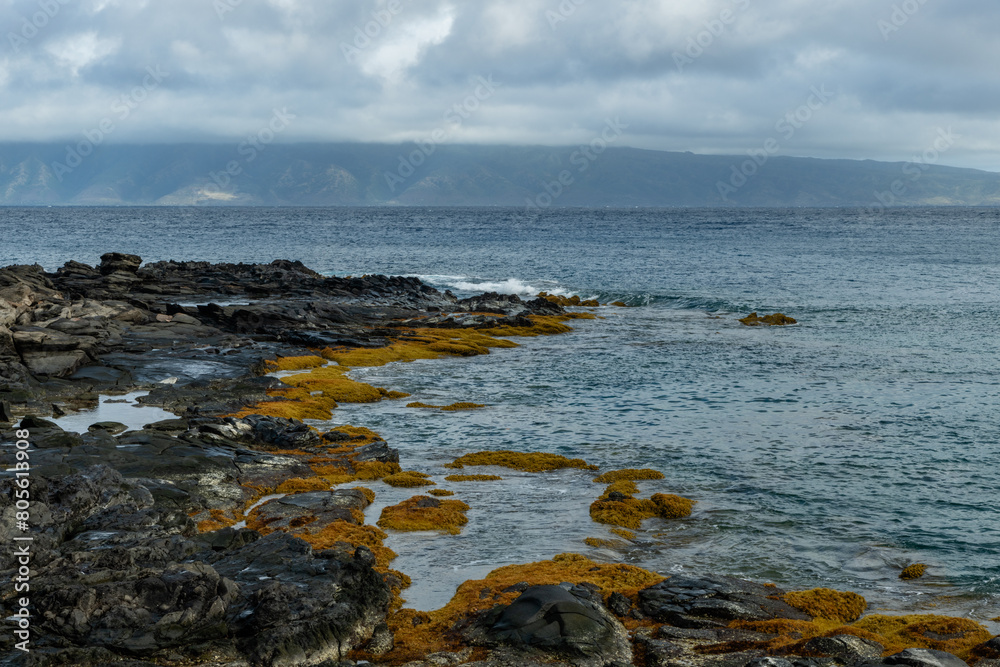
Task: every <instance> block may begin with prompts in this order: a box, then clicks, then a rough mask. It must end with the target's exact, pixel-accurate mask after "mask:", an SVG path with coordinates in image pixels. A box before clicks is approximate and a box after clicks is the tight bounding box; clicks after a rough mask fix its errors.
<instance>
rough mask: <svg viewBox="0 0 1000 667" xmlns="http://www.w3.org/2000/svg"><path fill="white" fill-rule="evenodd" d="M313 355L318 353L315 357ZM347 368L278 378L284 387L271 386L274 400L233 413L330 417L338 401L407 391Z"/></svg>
mask: <svg viewBox="0 0 1000 667" xmlns="http://www.w3.org/2000/svg"><path fill="white" fill-rule="evenodd" d="M316 358H317V359H318V358H319V357H316ZM349 370H350V369H349V368H345V367H341V366H323V367H320V368H314V369H313V370H312V371H310V372H308V373H300V374H298V375H292V376H289V377H286V378H283V379H282V382H283V383H284V384H286V385H288V388H287V389H285V388H280V389H271V390H269V391H268V392H267V394H268V396H270V397H272V398H275V399H283V400H274V401H261V402H260V403H257V404H256V405H252V406H250V407H247V408H244V409H243V410H240V411H239V412H237V413H236V414H235V415H233V416H235V417H246V416H248V415H265V416H270V417H284V418H286V419H299V420H302V419H321V420H326V419H331V418H332V417H333V410H335V409H336V408H337V406H338V404H339V403H376V402H378V401H381V400H382V399H385V398H390V399H392V398H405V397H406V396H409V394H405V393H403V392H398V391H389V390H388V389H385V388H383V387H373V386H372V385H370V384H366V383H364V382H358V381H356V380H352V379H351V378H349V377H347V376H346V373H347V372H348V371H349Z"/></svg>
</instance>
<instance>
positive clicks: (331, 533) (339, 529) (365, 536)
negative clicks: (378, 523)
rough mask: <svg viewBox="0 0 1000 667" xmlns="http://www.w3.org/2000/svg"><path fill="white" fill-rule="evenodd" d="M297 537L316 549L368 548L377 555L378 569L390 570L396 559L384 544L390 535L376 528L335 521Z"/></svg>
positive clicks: (394, 553) (299, 534)
mask: <svg viewBox="0 0 1000 667" xmlns="http://www.w3.org/2000/svg"><path fill="white" fill-rule="evenodd" d="M296 537H301V538H302V539H303V540H305V541H306V542H308V543H309V544H311V545H312V547H313V548H314V549H332V548H334V547H335V546H336V545H337V544H338V543H345V544H348V545H351V546H355V547H358V546H366V547H368V548H369V549H371V551H372V553H373V554H375V565H376V567H378V568H383V569H385V568H388V566H389V563H390V562H391V561H392V560H393V559H394V558H395V557H396V552H395V551H393V550H392V549H390V548H388V547H386V546H384V545H383V544H382V541H383V540H384V539H385V538H386V537H388V535H387V534H386V533H385V531H383V530H379V529H378V528H376V527H374V526H358V525H355V524H353V523H348V522H347V521H334V522H332V523H330V524H327V525H326V526H323V527H322V528H320V529H317V530H313V531H304V532H301V533H296Z"/></svg>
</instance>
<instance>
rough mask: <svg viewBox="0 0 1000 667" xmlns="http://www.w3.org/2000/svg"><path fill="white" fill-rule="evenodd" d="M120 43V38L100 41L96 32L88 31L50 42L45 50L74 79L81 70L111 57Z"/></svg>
mask: <svg viewBox="0 0 1000 667" xmlns="http://www.w3.org/2000/svg"><path fill="white" fill-rule="evenodd" d="M121 43H122V40H121V38H111V39H101V38H100V37H98V36H97V32H96V31H94V30H90V31H86V32H80V33H77V34H75V35H70V36H67V37H64V38H63V39H61V40H59V41H55V42H50V43H48V44H46V46H45V50H46V51H48V52H49V53H50V54H51V55H52V57H53V58H55V60H56V63H57V64H58V65H59V66H60V67H61V68H63V69H66V70H69V72H70V74H71V75H72V76H73V77H74V78H75V77H78V76H79V75H80V70H81V69H83V68H85V67H88V66H90V65H93V64H94V63H97V62H100V61H101V60H103V59H104V58H107V57H108V56H110V55H113V54H114V53H115V52H116V51H117V50H118V49H119V48H120V47H121Z"/></svg>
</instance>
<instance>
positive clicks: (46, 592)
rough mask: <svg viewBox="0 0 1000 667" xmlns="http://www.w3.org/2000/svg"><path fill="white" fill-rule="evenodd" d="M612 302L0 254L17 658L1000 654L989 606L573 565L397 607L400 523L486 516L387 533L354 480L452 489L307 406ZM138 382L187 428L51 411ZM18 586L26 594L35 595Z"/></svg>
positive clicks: (5, 491)
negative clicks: (366, 375) (26, 583)
mask: <svg viewBox="0 0 1000 667" xmlns="http://www.w3.org/2000/svg"><path fill="white" fill-rule="evenodd" d="M567 308H569V309H570V310H567ZM599 308H600V306H599V305H598V304H596V303H589V302H580V301H579V300H578V299H577V300H576V302H573V301H570V300H566V299H560V298H557V297H550V296H547V295H543V296H540V297H539V298H536V299H533V300H530V301H524V300H522V299H520V298H519V297H516V296H510V295H499V294H484V295H481V296H478V297H475V298H471V299H458V298H456V297H455V296H454V295H452V294H450V293H449V292H444V293H441V292H439V291H437V290H435V289H433V288H431V287H429V286H427V285H424V284H423V283H421V282H420V281H419V280H416V279H413V278H400V277H392V278H389V277H385V276H363V277H357V278H331V277H324V276H322V275H320V274H318V273H316V272H314V271H312V270H310V269H308V268H307V267H305V266H303V265H302V264H301V263H298V262H291V261H275V262H273V263H271V264H267V265H246V264H236V265H234V264H218V265H213V264H208V263H204V262H182V263H178V262H157V263H151V264H145V265H143V264H142V260H141V259H140V258H139V257H136V256H133V255H124V254H118V253H109V254H107V255H104V256H103V257H102V261H101V264H100V265H99V266H97V267H91V266H88V265H85V264H81V263H78V262H68V263H67V264H66V265H64V266H63V267H62V268H60V269H59V270H57V271H56V272H54V273H47V272H45V271H44V270H42V269H41V268H40V267H38V266H11V267H7V268H4V269H0V444H2V445H3V448H2V455H3V463H4V466H3V468H4V469H5V470H7V469H10V470H7V472H5V473H3V474H2V476H0V538H2V541H3V543H4V545H5V548H4V550H3V551H2V552H0V553H2V555H0V580H2V581H4V582H8V583H6V584H5V585H4V586H3V588H2V598H3V600H4V603H5V608H6V609H7V610H8V612H9V613H8V617H7V618H6V620H4V622H3V632H2V639H0V663H2V664H12V665H112V664H113V665H133V666H139V665H177V666H181V665H219V666H221V665H230V666H233V667H236V666H237V665H356V664H366V663H373V664H385V665H401V664H406V665H413V666H417V665H419V666H423V665H459V664H468V665H479V666H483V667H485V666H496V667H499V666H501V665H540V664H553V665H579V666H590V665H594V666H596V667H604V666H609V667H610V666H615V667H623V666H625V665H639V666H643V665H644V666H648V667H657V666H661V665H664V666H668V665H669V666H676V667H684V666H691V667H695V666H700V665H718V666H719V667H743V666H744V665H754V667H764V666H768V667H791V665H795V666H796V667H834V666H836V665H875V664H897V665H908V666H910V667H924V666H927V667H961V665H964V664H970V665H978V666H979V667H1000V660H998V658H1000V639H997V638H994V637H992V636H991V635H990V633H989V632H988V631H986V629H985V628H983V627H982V626H979V625H978V624H976V623H974V622H972V621H969V620H967V619H952V618H946V617H938V616H907V617H889V616H881V615H878V614H872V615H867V616H864V612H865V611H866V607H867V604H866V603H865V601H864V599H863V598H861V597H860V596H857V595H854V594H851V593H840V592H835V591H828V590H827V589H814V590H813V591H806V592H787V591H782V590H780V589H778V588H776V587H774V586H771V585H764V584H757V583H753V582H747V581H741V580H737V579H732V578H728V577H721V576H710V575H707V576H703V577H689V576H680V575H674V576H671V577H669V578H667V577H664V576H661V575H659V574H656V573H653V572H648V571H646V570H642V569H641V568H637V567H633V566H628V565H621V564H614V563H612V564H609V563H598V562H594V561H591V560H589V559H587V558H585V557H584V556H580V555H575V554H563V555H561V556H557V557H556V558H554V559H552V560H551V561H546V562H543V563H531V564H524V565H514V566H507V567H504V568H499V569H497V570H495V571H494V572H492V573H490V575H489V576H487V577H486V578H485V579H483V580H477V581H469V582H466V583H465V584H462V586H460V587H459V590H458V591H457V592H456V595H455V598H453V600H452V601H451V602H450V603H449V604H448V605H447V606H446V607H444V608H442V609H441V610H438V611H436V612H430V613H424V612H415V611H414V610H411V609H402V608H401V605H402V596H405V588H406V586H407V585H408V584H409V578H408V577H407V574H406V573H403V572H398V571H395V570H393V569H392V567H391V563H392V560H393V558H394V557H395V554H394V553H393V552H392V551H391V550H390V549H388V548H386V547H385V545H384V544H383V540H384V538H385V536H386V533H385V532H384V531H383V530H382V528H386V529H390V530H429V529H431V530H442V531H446V532H459V531H460V530H461V528H462V526H463V525H464V523H465V516H464V511H465V510H466V509H468V505H466V504H465V503H464V502H462V501H461V500H460V499H452V498H449V496H450V495H452V494H451V492H450V491H447V490H445V489H438V488H432V489H431V490H430V491H429V493H428V495H422V494H418V495H415V496H414V497H413V498H411V499H410V500H407V501H405V502H403V503H400V504H399V505H395V506H392V507H389V508H386V510H384V511H383V513H382V517H381V518H380V519H379V520H378V522H377V525H370V524H368V523H366V518H365V515H364V509H365V508H366V507H368V506H369V505H370V504H371V502H372V500H373V495H374V494H373V493H372V490H371V489H369V488H365V487H362V486H357V483H359V482H371V481H374V480H381V482H380V483H384V484H388V485H391V486H394V487H398V488H399V487H401V488H414V489H418V490H426V488H427V487H433V486H434V482H433V481H431V480H429V479H428V476H427V475H425V474H423V473H418V472H415V471H411V470H404V469H403V467H402V465H401V462H400V458H399V453H398V451H396V450H394V449H393V448H392V447H390V446H389V443H387V442H386V441H385V440H383V439H382V438H381V437H380V436H379V435H378V434H377V433H374V432H372V431H370V430H368V429H366V428H364V427H363V426H342V427H338V428H334V429H331V430H328V431H325V432H323V431H319V430H317V429H316V428H315V427H313V426H310V425H309V424H308V423H306V422H304V421H303V420H325V419H328V418H329V416H330V415H331V414H332V411H333V410H335V409H336V407H337V406H338V405H339V404H341V403H368V402H375V401H381V400H401V399H404V398H405V395H403V394H400V393H399V392H394V391H391V390H389V389H385V388H380V387H372V386H371V385H368V384H365V383H362V382H358V381H355V380H353V379H352V378H351V377H350V375H349V374H348V371H349V370H350V368H354V367H364V366H375V365H382V364H385V363H391V362H397V361H402V362H405V361H409V360H413V359H434V358H438V357H447V356H471V355H476V354H487V353H489V350H490V349H491V348H498V347H514V346H516V343H515V342H514V341H515V340H517V339H518V337H524V336H535V335H550V334H560V333H566V332H568V331H569V330H570V327H569V326H568V325H567V324H566V322H567V321H571V320H572V319H579V318H593V317H595V316H597V315H596V313H597V312H600V311H599ZM584 309H586V310H584ZM134 392H140V393H143V394H144V395H142V396H141V398H140V399H139V401H140V402H141V403H142V404H144V405H148V406H155V407H159V408H162V409H164V410H166V411H168V412H170V413H172V414H173V415H174V418H170V419H164V420H160V421H157V422H155V423H151V424H147V425H144V427H143V428H129V426H128V425H126V424H116V423H108V422H104V423H99V424H94V425H92V426H91V427H90V428H89V429H87V431H86V432H83V433H76V432H71V431H66V430H64V429H62V428H60V426H59V425H58V424H56V423H55V421H53V419H54V418H57V417H59V416H62V415H64V414H71V413H74V412H76V411H79V410H84V409H90V408H94V407H95V406H97V404H98V401H99V400H100V397H102V396H105V397H106V396H109V395H111V396H116V395H125V394H131V393H134ZM410 405H411V406H412V407H414V408H415V409H445V410H463V409H476V408H478V407H482V406H477V405H475V404H468V403H457V404H453V405H450V406H430V405H426V404H422V403H412V404H410ZM18 441H23V442H27V443H28V445H27V446H26V447H25V448H23V449H20V450H19V449H18V447H17V446H16V445H15V443H17V442H18ZM18 452H23V454H19V453H18ZM19 463H20V464H23V465H22V467H21V468H20V470H21V471H22V472H25V473H26V474H24V475H21V476H18V475H17V472H18V468H17V466H18V464H19ZM481 465H489V466H501V467H507V468H516V469H519V470H525V471H541V470H553V469H558V468H561V467H573V468H582V469H592V468H594V466H590V465H589V464H587V462H585V461H581V460H579V459H564V458H562V457H557V456H553V455H543V454H536V453H532V452H489V453H487V452H479V453H475V452H473V453H470V454H468V455H466V456H463V457H460V458H459V459H457V460H456V461H455V462H453V463H452V464H449V466H448V467H450V468H455V469H459V468H465V469H466V470H464V471H463V473H473V472H476V466H481ZM462 477H463V479H466V480H470V481H471V480H474V479H475V478H477V477H483V478H488V477H489V476H482V475H462ZM658 478H662V474H660V473H658V472H657V471H606V472H605V473H604V474H602V475H600V476H598V477H596V479H595V481H600V482H601V483H605V484H607V487H606V488H605V490H604V492H603V494H601V495H599V496H598V497H596V499H595V501H594V504H593V505H592V506H591V516H592V517H593V518H594V520H595V521H596V522H599V523H604V524H607V525H611V526H615V528H614V532H615V533H616V534H617V535H619V536H620V537H622V539H623V540H629V539H630V536H631V537H633V538H634V535H633V534H632V533H631V532H630V530H631V529H635V528H637V527H638V526H639V524H640V523H641V522H642V521H643V520H646V519H654V520H658V521H669V520H675V519H677V518H678V517H683V516H686V515H687V514H690V512H691V506H692V504H693V501H690V500H688V499H684V498H679V497H678V496H673V495H670V494H664V493H656V494H653V495H652V496H651V497H649V498H642V497H639V484H646V483H648V482H647V481H646V480H655V479H658ZM25 479H27V480H28V481H27V482H24V481H23V480H25ZM415 493H418V491H415ZM595 495H596V494H595ZM25 498H30V500H29V503H28V509H27V510H24V509H22V508H23V499H25ZM19 500H20V501H22V506H21V507H19V506H18V502H19ZM20 511H26V512H27V513H28V515H30V518H29V520H28V522H27V523H28V529H27V530H23V528H24V526H19V521H20V520H21V519H20V518H19V514H18V512H20ZM26 537H30V538H31V539H30V542H28V541H27V540H24V539H22V540H20V541H18V539H17V538H26ZM23 544H30V559H29V560H30V565H29V566H28V567H29V575H28V576H27V577H25V576H24V570H23V567H24V565H23V560H19V556H18V552H17V551H16V549H15V546H14V545H18V546H20V545H23ZM19 577H20V578H22V579H30V587H28V588H26V589H25V590H23V591H20V590H19V589H18V590H16V589H15V583H16V582H17V581H18V578H19ZM22 598H24V599H27V600H28V601H29V604H28V606H27V607H26V608H27V609H28V612H27V613H28V614H30V620H29V621H28V622H24V621H23V619H20V618H18V616H17V614H18V613H19V610H20V606H19V605H20V601H21V599H22ZM859 619H860V620H859ZM893 619H896V620H893ZM26 626H27V627H26ZM19 632H20V633H22V634H18V633H19ZM24 633H27V634H24ZM23 641H28V642H29V644H28V645H25V644H22V648H23V647H26V646H30V649H31V652H30V653H26V652H24V651H23V650H21V648H19V647H18V644H19V643H20V642H23ZM956 656H957V657H956Z"/></svg>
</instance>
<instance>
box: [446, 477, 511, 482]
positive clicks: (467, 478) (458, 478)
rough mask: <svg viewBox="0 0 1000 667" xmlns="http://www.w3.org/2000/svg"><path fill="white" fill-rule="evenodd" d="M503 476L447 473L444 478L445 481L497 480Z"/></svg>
mask: <svg viewBox="0 0 1000 667" xmlns="http://www.w3.org/2000/svg"><path fill="white" fill-rule="evenodd" d="M502 479H503V477H500V476H499V475H448V476H447V477H445V478H444V481H446V482H497V481H500V480H502Z"/></svg>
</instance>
